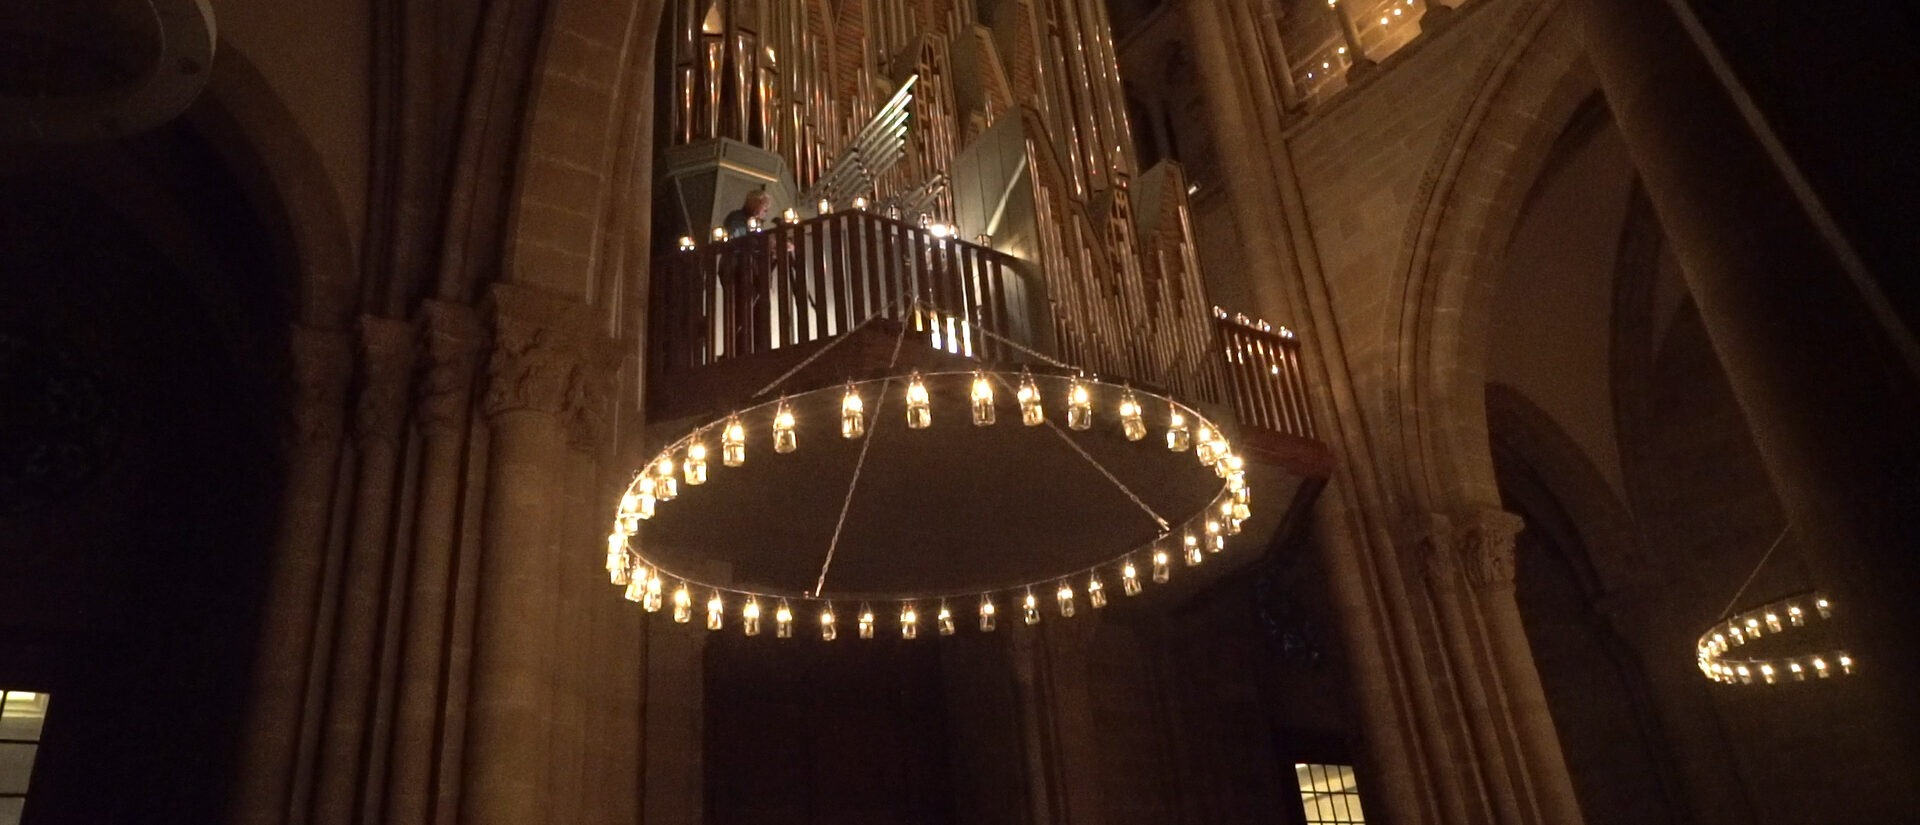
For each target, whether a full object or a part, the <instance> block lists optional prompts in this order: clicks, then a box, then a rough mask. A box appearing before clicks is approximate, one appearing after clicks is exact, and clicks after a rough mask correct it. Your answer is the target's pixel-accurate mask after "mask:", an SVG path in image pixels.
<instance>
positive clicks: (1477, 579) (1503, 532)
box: [1459, 509, 1526, 587]
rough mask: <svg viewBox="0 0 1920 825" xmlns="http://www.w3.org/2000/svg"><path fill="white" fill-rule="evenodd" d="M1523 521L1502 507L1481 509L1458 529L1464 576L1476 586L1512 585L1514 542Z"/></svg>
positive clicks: (1524, 523) (1523, 524)
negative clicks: (1464, 568)
mask: <svg viewBox="0 0 1920 825" xmlns="http://www.w3.org/2000/svg"><path fill="white" fill-rule="evenodd" d="M1525 527H1526V521H1525V520H1523V519H1521V518H1520V517H1519V516H1517V515H1514V514H1512V513H1509V512H1507V511H1505V510H1492V509H1488V510H1481V511H1479V512H1477V513H1475V514H1473V516H1472V517H1470V518H1469V519H1468V520H1467V523H1466V524H1465V525H1464V526H1462V527H1461V529H1460V532H1459V541H1460V553H1461V555H1462V556H1463V557H1464V562H1465V564H1466V573H1467V578H1468V580H1470V581H1472V582H1473V584H1474V586H1476V587H1495V586H1508V587H1510V586H1512V585H1513V574H1514V558H1513V553H1514V542H1515V540H1516V539H1518V538H1519V536H1520V531H1521V530H1522V529H1525Z"/></svg>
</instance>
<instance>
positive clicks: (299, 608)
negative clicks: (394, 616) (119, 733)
mask: <svg viewBox="0 0 1920 825" xmlns="http://www.w3.org/2000/svg"><path fill="white" fill-rule="evenodd" d="M289 343H290V345H291V347H290V349H291V355H292V360H293V386H292V395H293V399H292V409H293V415H292V421H291V422H290V426H289V427H288V433H287V438H286V442H285V444H286V447H285V449H286V460H287V463H286V466H287V484H286V491H285V493H284V494H283V495H282V498H281V500H280V501H281V503H280V529H279V532H278V535H277V536H276V537H275V540H274V545H273V546H274V550H273V561H272V562H271V564H270V572H269V573H268V577H269V578H268V582H267V593H266V600H265V602H264V604H263V605H262V609H261V618H260V641H259V653H258V654H257V658H256V659H255V660H254V667H253V691H252V693H251V694H249V698H248V707H247V716H246V719H247V721H246V723H245V728H244V732H243V733H242V739H241V745H240V770H241V775H240V777H239V781H238V782H237V784H236V786H235V789H234V801H233V821H234V822H236V823H240V825H279V823H283V822H285V821H286V819H287V813H288V805H289V799H288V795H289V790H290V787H291V783H292V776H293V771H294V760H295V754H296V752H297V751H298V746H299V741H298V739H299V733H300V719H301V715H302V712H301V708H302V707H304V706H305V704H306V702H307V701H308V700H309V697H307V696H306V681H307V662H308V659H309V656H310V653H311V647H312V644H313V623H314V619H315V613H316V610H315V607H316V602H317V601H318V599H319V594H320V578H321V569H322V567H323V565H324V563H325V556H326V544H327V531H328V527H329V524H330V522H331V518H330V516H331V514H332V511H333V487H334V478H335V475H336V474H337V473H338V472H339V469H340V444H341V441H342V436H343V432H344V430H345V428H346V395H347V384H348V381H349V379H350V377H351V376H352V374H353V360H352V359H353V351H352V346H351V344H350V342H349V339H348V337H347V336H346V335H345V334H343V333H339V332H334V331H330V330H316V329H311V328H308V327H303V326H298V325H296V326H294V327H293V329H292V330H291V333H290V341H289Z"/></svg>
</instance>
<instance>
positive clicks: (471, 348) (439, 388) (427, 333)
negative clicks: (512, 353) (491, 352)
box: [415, 301, 486, 435]
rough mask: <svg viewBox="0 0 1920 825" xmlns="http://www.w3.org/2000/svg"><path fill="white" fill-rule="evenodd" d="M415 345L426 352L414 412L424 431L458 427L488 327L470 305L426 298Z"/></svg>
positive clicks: (469, 400) (470, 395)
mask: <svg viewBox="0 0 1920 825" xmlns="http://www.w3.org/2000/svg"><path fill="white" fill-rule="evenodd" d="M419 335H420V341H419V348H420V351H421V353H422V354H423V355H424V359H423V361H422V363H421V365H420V381H419V384H418V385H417V387H416V392H415V394H416V396H417V397H418V398H417V400H416V402H415V404H416V407H415V408H416V410H417V411H418V412H417V413H416V414H417V415H418V417H419V418H418V420H419V422H420V429H421V430H422V431H424V432H426V433H427V434H428V435H436V434H442V433H446V432H450V431H453V430H457V429H459V428H460V427H461V426H462V424H463V423H464V422H465V421H466V412H467V407H468V405H469V404H471V403H472V400H473V379H474V369H475V367H476V366H477V363H478V361H479V355H480V347H481V345H482V344H483V343H484V342H485V340H486V330H485V328H484V327H482V326H481V324H480V319H479V317H478V316H477V314H476V313H475V312H474V311H473V309H471V308H470V307H466V306H462V305H460V304H450V303H446V302H442V301H427V302H426V303H425V304H424V305H423V306H422V308H421V314H420V329H419Z"/></svg>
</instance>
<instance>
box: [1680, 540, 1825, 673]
mask: <svg viewBox="0 0 1920 825" xmlns="http://www.w3.org/2000/svg"><path fill="white" fill-rule="evenodd" d="M1791 529H1792V525H1787V526H1784V527H1782V528H1780V535H1779V536H1778V537H1777V538H1775V539H1774V540H1773V544H1771V545H1768V547H1767V552H1766V553H1764V554H1762V555H1761V556H1760V561H1759V563H1757V564H1755V565H1754V566H1753V572H1751V573H1748V574H1747V580H1746V581H1745V582H1742V583H1741V585H1740V589H1739V590H1737V591H1735V592H1734V594H1733V598H1732V599H1730V600H1728V601H1727V609H1726V610H1724V611H1721V614H1720V615H1721V617H1722V618H1721V620H1720V622H1718V623H1716V624H1714V625H1713V626H1712V627H1709V628H1707V629H1706V630H1705V631H1704V632H1702V633H1701V634H1700V638H1699V639H1698V640H1697V641H1695V642H1694V645H1693V649H1694V659H1695V661H1696V663H1697V664H1698V665H1699V667H1700V672H1701V673H1702V674H1704V675H1705V676H1706V677H1707V678H1708V679H1712V680H1714V681H1716V682H1719V683H1721V684H1727V685H1752V684H1762V685H1775V684H1779V683H1780V682H1781V681H1783V680H1790V681H1794V682H1804V681H1806V680H1807V677H1808V675H1809V674H1811V675H1812V676H1813V678H1815V679H1830V678H1832V677H1833V675H1834V674H1836V673H1838V674H1840V675H1842V676H1848V675H1852V673H1853V670H1854V665H1855V662H1854V658H1853V654H1850V653H1848V652H1847V651H1845V650H1842V649H1838V648H1834V647H1832V645H1831V642H1832V641H1833V636H1834V634H1833V633H1832V631H1831V630H1829V631H1827V632H1826V633H1824V634H1821V635H1824V636H1825V637H1826V639H1825V641H1826V642H1827V644H1823V645H1811V646H1810V647H1813V648H1814V650H1813V651H1812V652H1807V651H1806V647H1802V648H1800V649H1797V650H1792V649H1784V648H1781V647H1779V646H1776V645H1772V644H1763V645H1762V647H1763V648H1768V649H1771V651H1772V652H1771V654H1770V655H1765V654H1762V655H1754V654H1745V652H1744V651H1739V652H1740V653H1741V654H1742V655H1734V654H1735V653H1736V650H1735V649H1736V648H1744V647H1746V646H1747V645H1749V644H1752V643H1754V642H1758V641H1759V640H1760V639H1761V638H1763V637H1767V636H1780V635H1800V636H1807V635H1815V633H1814V629H1815V628H1816V626H1817V625H1819V624H1823V623H1826V622H1828V621H1829V620H1831V619H1832V618H1833V600H1832V599H1830V598H1828V597H1827V594H1825V593H1822V592H1820V591H1818V590H1813V591H1808V592H1805V593H1798V594H1795V595H1792V596H1788V597H1786V598H1784V599H1780V600H1778V601H1775V602H1772V603H1770V604H1765V605H1761V606H1760V607H1755V608H1751V609H1748V610H1743V611H1741V612H1739V613H1737V614H1736V613H1734V612H1733V606H1734V605H1736V604H1739V603H1740V597H1741V596H1742V595H1744V594H1745V593H1746V592H1747V587H1748V586H1750V585H1752V584H1753V580H1754V577H1756V576H1758V575H1760V569H1761V568H1763V567H1766V566H1767V561H1768V560H1769V559H1772V558H1773V552H1774V551H1775V550H1778V549H1780V543H1781V542H1783V541H1786V538H1787V533H1788V531H1789V530H1791Z"/></svg>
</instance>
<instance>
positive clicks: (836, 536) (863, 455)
mask: <svg viewBox="0 0 1920 825" xmlns="http://www.w3.org/2000/svg"><path fill="white" fill-rule="evenodd" d="M919 308H920V300H919V299H918V298H915V299H914V302H913V309H914V310H918V309H919ZM875 317H877V314H876V315H870V316H867V321H871V320H873V319H874V318H875ZM867 321H861V322H860V323H861V324H862V325H865V324H866V323H867ZM856 329H858V327H856ZM847 337H849V336H841V339H842V340H844V339H845V338H847ZM906 341H907V325H906V324H901V325H900V334H899V335H896V336H894V339H893V355H892V356H890V357H888V358H887V380H885V381H882V382H881V383H880V399H879V400H878V401H875V402H874V404H873V422H874V425H875V426H874V428H873V434H872V435H869V436H867V437H866V438H863V439H861V440H860V458H859V459H858V460H856V461H855V462H854V463H853V477H852V478H849V479H847V495H846V498H843V499H841V501H840V518H839V520H837V521H835V522H834V523H833V538H831V539H829V540H828V541H827V556H826V558H824V559H821V560H820V577H819V578H818V579H815V580H814V583H813V595H814V597H815V598H818V597H819V596H820V594H821V593H825V592H827V571H829V570H831V569H832V568H833V553H834V551H835V550H838V549H839V547H840V532H841V531H842V530H844V529H846V526H847V511H848V510H850V509H852V508H853V491H854V490H855V489H856V488H858V487H859V486H860V471H861V470H864V469H866V466H867V450H868V448H870V447H872V446H873V442H874V441H875V440H876V439H878V438H879V437H880V427H879V423H880V412H881V411H882V410H884V409H886V407H887V388H888V387H891V386H893V369H894V366H895V365H896V364H898V363H900V345H901V344H904V343H906ZM821 352H826V350H825V349H824V348H823V349H821ZM815 355H816V356H817V355H818V353H815ZM808 360H812V359H808ZM801 366H805V364H804V363H802V364H801ZM796 369H798V368H796ZM791 374H792V373H791V372H789V373H788V375H791ZM781 380H783V381H784V380H786V378H785V376H782V377H781ZM774 383H776V384H777V383H779V382H778V381H776V382H774Z"/></svg>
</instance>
